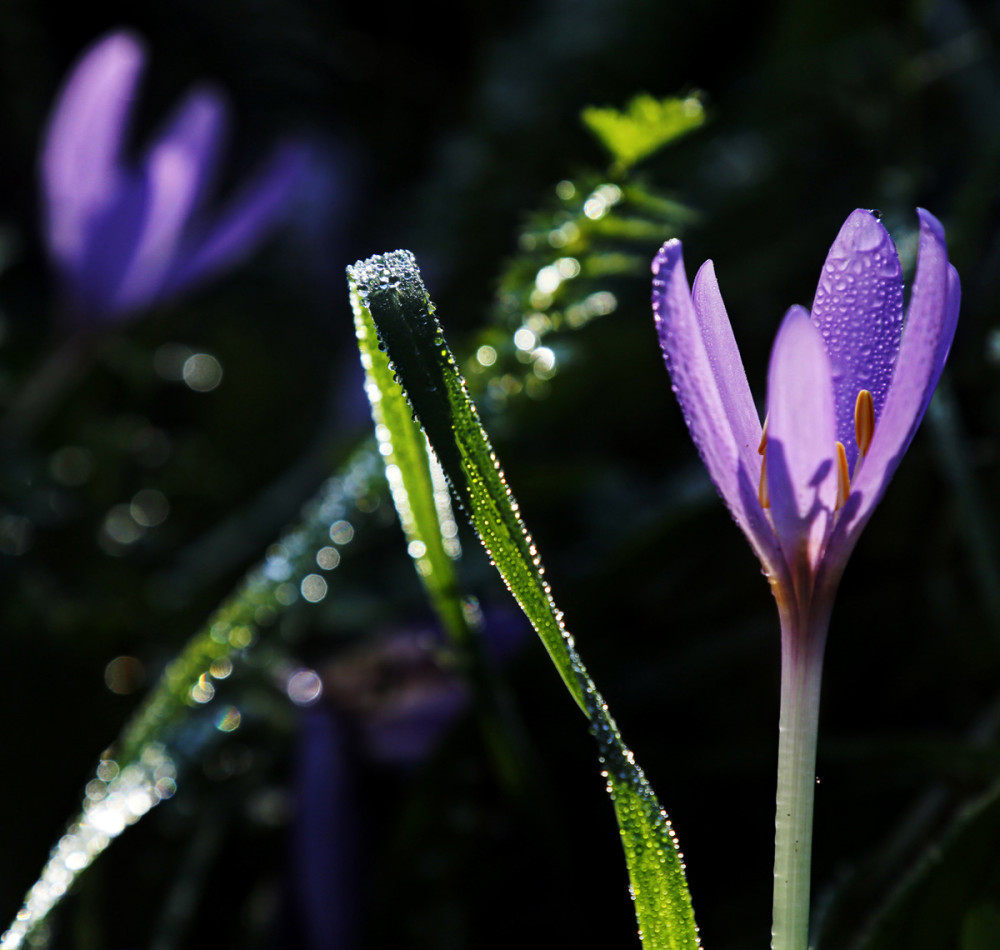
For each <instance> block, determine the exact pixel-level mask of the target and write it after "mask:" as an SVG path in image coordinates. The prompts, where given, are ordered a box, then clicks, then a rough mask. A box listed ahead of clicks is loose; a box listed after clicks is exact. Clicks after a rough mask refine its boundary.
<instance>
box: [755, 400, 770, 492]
mask: <svg viewBox="0 0 1000 950" xmlns="http://www.w3.org/2000/svg"><path fill="white" fill-rule="evenodd" d="M769 418H770V416H764V428H763V429H761V432H760V445H758V446H757V454H758V455H760V484H759V485H758V486H757V498H758V499H759V500H760V506H761V508H770V507H771V493H770V492H769V491H768V489H767V456H766V455H765V454H764V453H765V451H766V450H767V420H768V419H769Z"/></svg>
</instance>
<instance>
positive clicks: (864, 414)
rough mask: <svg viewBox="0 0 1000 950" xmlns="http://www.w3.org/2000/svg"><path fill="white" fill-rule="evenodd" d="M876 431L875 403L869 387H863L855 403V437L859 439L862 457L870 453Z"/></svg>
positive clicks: (859, 449)
mask: <svg viewBox="0 0 1000 950" xmlns="http://www.w3.org/2000/svg"><path fill="white" fill-rule="evenodd" d="M874 433H875V403H874V402H873V401H872V394H871V393H870V392H869V391H868V390H867V389H862V390H861V392H859V393H858V401H857V402H856V403H855V404H854V437H855V438H856V439H857V440H858V452H859V453H860V454H861V458H864V457H865V456H866V455H867V454H868V449H869V448H871V444H872V435H874Z"/></svg>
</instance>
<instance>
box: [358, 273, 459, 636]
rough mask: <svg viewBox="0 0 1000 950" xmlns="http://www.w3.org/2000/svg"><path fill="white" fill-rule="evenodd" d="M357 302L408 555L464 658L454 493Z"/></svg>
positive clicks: (378, 428) (372, 397)
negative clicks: (440, 474) (441, 479)
mask: <svg viewBox="0 0 1000 950" xmlns="http://www.w3.org/2000/svg"><path fill="white" fill-rule="evenodd" d="M351 299H352V303H354V325H355V331H356V334H357V339H358V346H359V348H360V350H361V363H362V366H363V367H364V370H365V386H366V388H367V390H368V398H369V402H370V403H371V407H372V419H373V421H374V422H375V434H376V437H377V438H378V442H379V454H380V455H381V456H382V459H383V461H384V462H385V467H386V480H387V481H388V483H389V489H390V491H391V492H392V500H393V504H394V505H395V507H396V511H397V513H398V514H399V521H400V524H401V525H402V528H403V533H404V534H405V535H406V540H407V549H408V551H409V553H410V557H412V558H413V560H414V562H415V567H416V569H417V573H418V574H419V575H420V578H421V580H422V581H423V583H424V587H425V588H426V590H427V593H428V596H429V597H430V600H431V606H432V607H433V608H434V610H435V611H436V613H437V615H438V617H439V618H440V619H441V623H442V625H443V626H444V629H445V632H446V633H447V634H448V636H449V637H450V638H451V640H452V642H453V643H455V644H456V645H457V646H459V647H460V648H461V650H462V652H463V653H464V652H466V651H467V650H468V648H469V646H470V640H471V630H470V627H469V621H468V613H467V611H466V610H465V609H464V604H463V599H462V597H461V594H460V591H459V584H458V578H457V576H456V573H455V567H454V558H456V557H457V556H458V555H459V553H460V551H461V547H460V545H459V543H458V538H457V530H456V529H455V522H454V515H453V513H452V510H451V501H450V498H449V495H448V489H447V487H446V486H443V485H441V484H439V483H438V484H436V482H438V479H437V478H436V477H435V476H436V474H437V472H435V469H437V471H438V472H440V467H439V466H438V463H437V460H436V459H435V458H434V456H433V453H432V452H431V450H430V448H429V446H428V444H427V438H426V436H425V435H424V433H423V431H422V430H421V428H420V426H419V425H417V423H416V421H415V420H414V418H413V412H412V411H411V409H410V407H409V404H408V403H407V402H406V398H405V396H404V395H403V391H402V390H401V389H400V388H399V385H398V384H397V383H396V381H395V379H394V378H393V375H392V370H391V369H390V367H389V359H388V357H387V356H386V355H385V353H383V352H382V351H381V350H379V348H378V340H377V337H376V333H375V327H374V326H373V325H372V322H371V316H370V314H368V313H367V311H365V310H364V309H363V308H361V307H359V306H357V304H356V300H357V295H356V294H353V293H352V295H351Z"/></svg>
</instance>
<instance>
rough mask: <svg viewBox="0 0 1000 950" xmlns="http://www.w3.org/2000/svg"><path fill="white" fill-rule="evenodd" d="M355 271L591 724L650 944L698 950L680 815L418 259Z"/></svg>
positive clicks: (466, 501)
mask: <svg viewBox="0 0 1000 950" xmlns="http://www.w3.org/2000/svg"><path fill="white" fill-rule="evenodd" d="M348 276H349V280H350V285H351V296H352V304H353V306H354V308H355V312H356V313H360V314H361V315H362V319H363V320H364V321H367V320H369V319H370V320H371V324H372V325H373V326H374V327H375V329H376V331H377V333H378V340H379V345H380V348H382V349H383V350H384V351H385V354H386V356H387V358H388V360H389V362H390V365H391V368H392V370H393V371H394V373H395V376H396V380H397V382H398V383H399V385H400V386H401V387H402V390H403V392H404V393H405V395H406V398H407V400H408V402H409V405H410V407H411V408H412V411H413V413H414V414H415V416H416V418H417V419H418V421H419V423H420V425H421V426H422V428H423V430H424V432H425V434H426V436H427V438H428V440H429V442H430V444H431V445H432V446H433V448H434V451H435V453H436V455H437V457H438V459H439V460H440V463H441V466H442V468H443V469H444V472H445V475H446V476H447V478H448V482H449V484H450V486H451V489H452V492H453V494H454V496H455V498H456V499H457V500H458V502H459V504H461V506H462V508H463V509H464V510H465V512H466V514H467V515H468V517H469V520H470V521H471V523H472V526H473V527H474V528H475V530H476V533H477V534H478V535H479V538H480V540H481V541H482V543H483V546H484V547H485V548H486V551H487V553H488V554H489V556H490V558H491V560H492V561H493V563H494V564H495V565H496V567H497V570H498V571H499V573H500V575H501V577H502V578H503V580H504V582H505V583H506V584H507V586H508V588H509V589H510V591H511V593H512V594H513V595H514V597H515V599H516V600H517V602H518V604H519V605H520V607H521V609H522V610H523V611H524V613H525V616H527V618H528V620H529V621H530V622H531V624H532V626H533V627H534V628H535V630H536V631H537V633H538V635H539V637H540V638H541V640H542V643H543V644H544V645H545V648H546V650H547V651H548V653H549V656H550V657H551V658H552V661H553V663H554V664H555V666H556V669H557V670H558V671H559V674H560V675H561V676H562V678H563V681H564V682H565V684H566V686H567V688H568V689H569V691H570V693H571V694H572V695H573V697H574V699H575V700H576V701H577V703H578V704H579V705H580V707H581V709H582V710H583V711H584V712H585V713H586V715H587V717H588V718H589V720H590V722H591V729H592V732H593V734H594V736H595V738H596V739H597V742H598V749H599V753H600V758H601V762H602V764H603V766H604V774H605V777H606V778H607V788H608V792H609V794H610V795H611V798H612V801H613V803H614V808H615V815H616V817H617V819H618V825H619V828H620V830H621V835H622V844H623V847H624V850H625V857H626V861H627V864H628V869H629V877H630V879H631V884H632V894H633V898H634V901H635V911H636V917H637V919H638V922H639V930H640V933H641V935H642V939H643V945H644V947H646V948H647V950H694V948H697V947H698V946H699V942H698V930H697V926H696V925H695V922H694V912H693V910H692V907H691V898H690V895H689V893H688V889H687V882H686V879H685V874H684V865H683V859H682V857H681V854H680V851H679V849H678V847H677V843H676V840H675V837H674V834H673V831H672V829H671V827H670V822H669V821H668V819H667V816H666V813H665V812H664V811H663V809H662V808H661V807H660V805H659V802H658V801H657V799H656V796H655V795H654V793H653V791H652V789H651V788H650V786H649V783H648V782H647V781H646V778H645V776H644V775H643V773H642V770H641V769H640V768H639V767H638V766H637V765H636V763H635V760H634V757H633V755H632V753H631V751H629V750H628V748H627V747H626V746H625V744H624V742H623V741H622V738H621V735H620V734H619V732H618V728H617V726H616V725H615V722H614V720H613V719H612V718H611V716H610V714H609V712H608V708H607V705H606V703H605V702H604V700H603V698H602V697H601V695H600V693H599V692H598V691H597V688H596V687H595V685H594V683H593V681H592V680H591V678H590V676H589V674H588V673H587V670H586V668H585V667H584V665H583V662H582V661H581V659H580V657H579V654H578V653H577V651H576V646H575V644H574V641H573V638H572V636H571V635H570V633H569V632H568V630H567V629H566V627H565V625H564V623H563V616H562V612H561V611H560V610H559V609H558V608H557V607H556V604H555V601H554V600H553V597H552V593H551V590H550V588H549V585H548V582H547V581H546V580H545V577H544V569H543V567H542V563H541V558H540V556H539V553H538V549H537V547H536V546H535V543H534V541H533V540H532V538H531V536H530V534H529V533H528V530H527V527H526V526H525V524H524V522H523V521H522V520H521V518H520V515H519V513H518V512H519V509H518V505H517V502H516V501H515V499H514V496H513V494H512V493H511V491H510V488H509V486H508V485H507V481H506V478H505V477H504V474H503V471H502V470H501V468H500V463H499V461H498V459H497V457H496V454H495V453H494V451H493V449H492V446H491V445H490V441H489V438H488V437H487V435H486V432H485V430H484V429H483V427H482V424H481V423H480V420H479V414H478V412H477V410H476V408H475V406H474V404H473V403H472V401H471V400H470V399H469V396H468V391H467V388H466V383H465V380H464V379H463V377H462V375H461V373H460V372H459V370H458V366H457V363H456V362H455V359H454V357H453V356H452V353H451V350H450V349H449V348H448V345H447V343H446V342H445V338H444V334H443V332H442V330H441V327H440V324H439V323H438V321H437V319H436V317H435V316H434V306H433V304H432V303H431V301H430V298H429V297H428V295H427V292H426V290H425V289H424V285H423V281H422V280H421V277H420V273H419V271H418V269H417V266H416V262H415V261H414V258H413V255H412V254H410V253H409V252H408V251H395V252H393V253H391V254H386V255H379V256H376V257H373V258H370V259H368V260H367V261H360V262H358V263H357V264H355V265H354V266H353V267H351V268H349V269H348Z"/></svg>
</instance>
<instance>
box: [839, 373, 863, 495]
mask: <svg viewBox="0 0 1000 950" xmlns="http://www.w3.org/2000/svg"><path fill="white" fill-rule="evenodd" d="M865 391H867V390H865ZM869 395H871V394H870V393H869ZM850 494H851V473H850V470H849V469H848V467H847V450H846V449H845V448H844V443H843V442H838V443H837V503H836V504H835V505H834V506H833V510H834V511H839V510H840V509H841V508H843V507H844V505H845V504H847V499H848V497H849V496H850Z"/></svg>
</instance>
